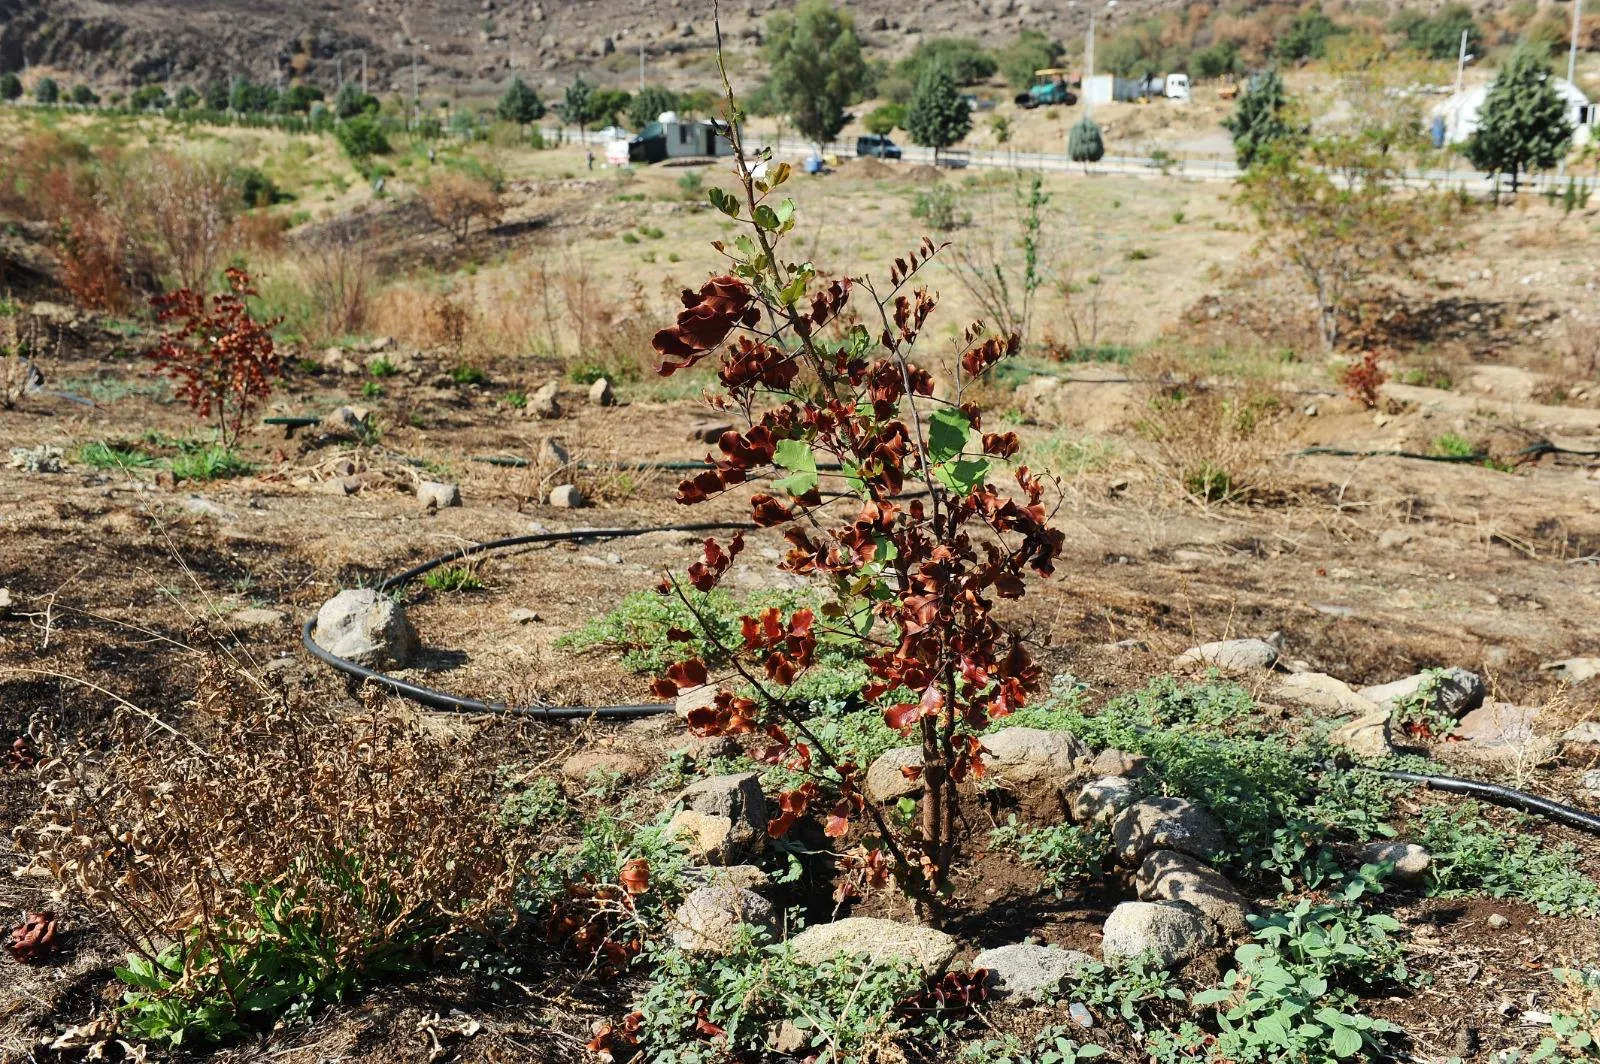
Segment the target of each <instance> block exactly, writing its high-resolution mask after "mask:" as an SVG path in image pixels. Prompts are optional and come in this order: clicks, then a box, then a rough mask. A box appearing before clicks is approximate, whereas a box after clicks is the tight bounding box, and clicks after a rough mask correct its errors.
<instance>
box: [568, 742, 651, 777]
mask: <svg viewBox="0 0 1600 1064" xmlns="http://www.w3.org/2000/svg"><path fill="white" fill-rule="evenodd" d="M596 774H598V775H600V776H603V777H613V776H614V777H617V778H619V779H623V780H636V779H639V778H640V777H642V776H644V775H645V774H646V768H645V765H644V762H642V761H640V760H639V759H638V758H637V757H634V756H633V755H632V754H629V753H625V752H623V751H621V750H606V749H600V750H579V751H578V752H577V753H575V754H573V755H572V756H571V757H569V758H567V759H566V760H565V761H563V762H562V763H561V775H562V776H564V777H566V779H567V781H568V782H569V783H577V784H584V785H587V784H588V783H589V782H590V777H592V776H595V775H596Z"/></svg>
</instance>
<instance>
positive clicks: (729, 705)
mask: <svg viewBox="0 0 1600 1064" xmlns="http://www.w3.org/2000/svg"><path fill="white" fill-rule="evenodd" d="M688 724H689V730H690V731H692V732H694V734H696V735H700V736H708V737H709V736H713V735H744V734H747V733H749V732H752V731H755V730H756V704H755V703H754V702H752V701H751V700H750V699H748V698H738V697H735V696H734V695H731V694H729V693H728V692H727V691H718V692H717V695H716V698H715V700H714V701H713V702H712V704H711V705H709V706H696V707H695V708H693V709H691V710H690V711H689V715H688Z"/></svg>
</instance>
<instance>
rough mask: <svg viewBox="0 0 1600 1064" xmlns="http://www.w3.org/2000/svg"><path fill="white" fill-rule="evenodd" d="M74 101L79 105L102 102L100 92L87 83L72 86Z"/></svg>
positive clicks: (85, 105)
mask: <svg viewBox="0 0 1600 1064" xmlns="http://www.w3.org/2000/svg"><path fill="white" fill-rule="evenodd" d="M72 102H73V103H75V104H77V105H78V106H79V107H92V106H94V105H95V104H97V103H99V102H100V94H99V93H98V92H95V91H94V90H93V89H91V88H90V87H89V86H87V85H74V86H72Z"/></svg>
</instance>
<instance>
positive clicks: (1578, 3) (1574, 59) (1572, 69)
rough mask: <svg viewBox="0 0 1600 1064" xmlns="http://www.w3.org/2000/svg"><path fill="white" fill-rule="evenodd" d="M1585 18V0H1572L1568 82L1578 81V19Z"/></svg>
mask: <svg viewBox="0 0 1600 1064" xmlns="http://www.w3.org/2000/svg"><path fill="white" fill-rule="evenodd" d="M1581 18H1583V0H1572V45H1571V46H1570V47H1569V48H1568V49H1567V84H1568V85H1574V86H1575V85H1577V83H1578V77H1577V75H1578V20H1579V19H1581Z"/></svg>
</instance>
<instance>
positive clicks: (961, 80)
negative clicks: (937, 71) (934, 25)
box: [896, 37, 998, 85]
mask: <svg viewBox="0 0 1600 1064" xmlns="http://www.w3.org/2000/svg"><path fill="white" fill-rule="evenodd" d="M934 67H943V68H944V69H945V70H947V71H949V72H950V76H951V77H953V78H955V80H956V83H957V84H959V85H975V84H977V83H978V82H980V81H983V80H985V79H986V78H989V77H991V76H993V74H994V72H995V70H996V69H997V68H998V64H997V63H996V62H995V58H994V56H992V55H990V54H989V53H988V52H986V51H984V50H983V48H982V46H981V45H979V44H978V42H977V41H972V40H967V39H966V38H964V37H931V38H929V39H927V40H925V41H922V42H921V43H920V44H918V45H917V47H916V50H915V51H913V52H912V53H911V54H910V55H908V56H906V57H905V58H904V59H902V60H900V62H899V64H898V65H897V68H896V69H897V72H898V73H899V74H900V75H901V76H902V77H904V78H905V79H906V80H907V81H908V82H910V83H911V84H913V85H915V84H917V83H918V82H920V81H921V80H922V76H923V75H924V74H926V73H927V72H928V71H929V70H930V69H932V68H934Z"/></svg>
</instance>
